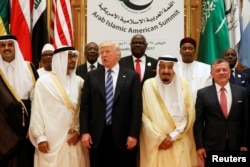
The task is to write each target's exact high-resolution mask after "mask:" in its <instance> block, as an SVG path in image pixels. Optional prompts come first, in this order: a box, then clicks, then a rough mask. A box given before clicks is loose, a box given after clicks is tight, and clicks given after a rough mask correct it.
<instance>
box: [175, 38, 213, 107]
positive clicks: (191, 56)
mask: <svg viewBox="0 0 250 167" xmlns="http://www.w3.org/2000/svg"><path fill="white" fill-rule="evenodd" d="M180 54H181V58H182V61H181V63H180V75H181V76H182V77H184V78H186V79H187V80H188V82H189V85H190V88H191V90H192V95H193V99H194V102H195V100H196V94H197V90H198V89H201V88H204V87H205V86H208V85H211V84H212V76H211V75H210V71H211V70H210V65H208V64H205V63H202V62H199V61H196V60H195V54H196V41H195V40H194V39H193V38H190V37H185V38H183V39H182V40H181V41H180Z"/></svg>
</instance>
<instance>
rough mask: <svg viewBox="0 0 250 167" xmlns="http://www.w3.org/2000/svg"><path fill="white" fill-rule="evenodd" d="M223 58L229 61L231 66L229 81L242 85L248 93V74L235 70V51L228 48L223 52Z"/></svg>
mask: <svg viewBox="0 0 250 167" xmlns="http://www.w3.org/2000/svg"><path fill="white" fill-rule="evenodd" d="M223 58H224V59H225V60H227V61H228V62H229V65H230V68H231V73H232V74H231V76H230V80H229V81H230V83H232V84H236V85H239V86H243V87H245V88H247V90H248V92H249V93H250V83H249V76H248V74H247V73H244V72H242V71H240V70H237V69H236V68H235V67H236V66H237V63H238V58H237V53H236V51H235V50H234V49H232V48H228V49H226V50H225V51H224V53H223Z"/></svg>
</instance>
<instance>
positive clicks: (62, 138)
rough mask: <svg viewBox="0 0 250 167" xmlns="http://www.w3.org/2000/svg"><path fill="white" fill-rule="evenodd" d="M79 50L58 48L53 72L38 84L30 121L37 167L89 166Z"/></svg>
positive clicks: (53, 63)
mask: <svg viewBox="0 0 250 167" xmlns="http://www.w3.org/2000/svg"><path fill="white" fill-rule="evenodd" d="M77 56H78V52H77V51H76V50H75V49H74V48H73V47H70V46H63V47H61V48H59V49H56V50H55V52H54V56H53V58H52V72H50V73H48V74H44V75H43V77H41V78H40V79H39V80H38V81H37V84H36V87H35V94H34V101H33V103H32V114H31V122H30V129H29V133H30V139H31V141H32V143H33V145H34V146H35V147H36V150H35V163H34V167H57V166H58V167H59V166H60V167H73V166H74V167H85V166H86V165H85V157H84V155H83V152H82V147H81V142H79V140H80V135H79V121H78V114H79V106H80V97H81V89H82V87H83V80H82V79H81V78H80V77H78V76H76V74H75V70H76V65H77Z"/></svg>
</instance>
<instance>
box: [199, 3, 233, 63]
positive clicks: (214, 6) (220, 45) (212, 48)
mask: <svg viewBox="0 0 250 167" xmlns="http://www.w3.org/2000/svg"><path fill="white" fill-rule="evenodd" d="M229 46H230V41H229V35H228V27H227V21H226V17H225V8H224V1H223V0H203V2H202V11H201V33H200V43H199V51H198V60H199V61H201V62H204V63H207V64H211V63H212V62H213V61H214V60H215V59H217V58H221V57H222V54H223V52H224V50H225V49H227V48H229Z"/></svg>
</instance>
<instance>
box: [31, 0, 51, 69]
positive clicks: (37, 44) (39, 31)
mask: <svg viewBox="0 0 250 167" xmlns="http://www.w3.org/2000/svg"><path fill="white" fill-rule="evenodd" d="M45 43H48V29H47V8H46V0H40V1H34V4H33V10H32V54H33V63H34V65H35V66H36V67H37V68H38V66H39V62H40V59H41V51H42V48H43V46H44V44H45Z"/></svg>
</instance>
